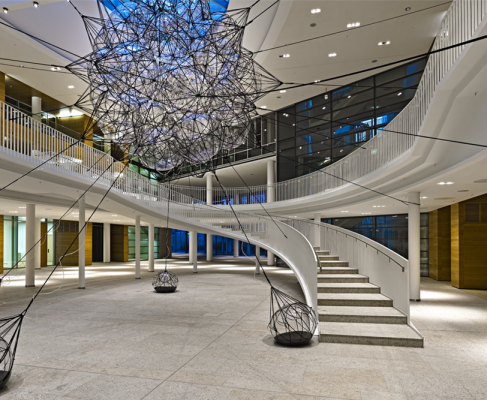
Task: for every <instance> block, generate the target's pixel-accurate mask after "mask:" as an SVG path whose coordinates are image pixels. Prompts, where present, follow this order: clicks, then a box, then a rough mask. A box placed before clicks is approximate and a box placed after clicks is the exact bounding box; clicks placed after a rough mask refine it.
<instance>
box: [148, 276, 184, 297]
mask: <svg viewBox="0 0 487 400" xmlns="http://www.w3.org/2000/svg"><path fill="white" fill-rule="evenodd" d="M178 283H179V279H178V276H177V275H176V274H175V273H174V272H171V271H161V272H158V273H157V274H156V275H154V278H152V286H153V287H154V290H155V291H156V292H158V293H171V292H175V291H176V289H177V287H178Z"/></svg>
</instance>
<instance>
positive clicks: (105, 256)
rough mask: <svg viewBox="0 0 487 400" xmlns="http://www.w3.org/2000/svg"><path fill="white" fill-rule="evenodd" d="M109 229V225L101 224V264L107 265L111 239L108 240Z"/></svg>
mask: <svg viewBox="0 0 487 400" xmlns="http://www.w3.org/2000/svg"><path fill="white" fill-rule="evenodd" d="M110 227H111V225H110V224H109V223H104V224H103V262H104V263H109V262H110V261H111V248H110V244H111V239H110Z"/></svg>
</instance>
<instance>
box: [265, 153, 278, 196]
mask: <svg viewBox="0 0 487 400" xmlns="http://www.w3.org/2000/svg"><path fill="white" fill-rule="evenodd" d="M275 183H276V162H275V161H274V160H267V203H272V202H274V201H276V196H275V189H274V184H275Z"/></svg>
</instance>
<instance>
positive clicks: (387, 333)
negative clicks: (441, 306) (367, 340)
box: [320, 322, 423, 340]
mask: <svg viewBox="0 0 487 400" xmlns="http://www.w3.org/2000/svg"><path fill="white" fill-rule="evenodd" d="M320 332H321V334H322V335H339V336H358V337H375V338H391V339H399V338H401V339H419V340H423V338H422V337H421V336H420V335H419V334H418V333H417V332H416V331H415V330H414V329H412V328H411V327H410V326H409V325H406V324H367V323H359V322H320Z"/></svg>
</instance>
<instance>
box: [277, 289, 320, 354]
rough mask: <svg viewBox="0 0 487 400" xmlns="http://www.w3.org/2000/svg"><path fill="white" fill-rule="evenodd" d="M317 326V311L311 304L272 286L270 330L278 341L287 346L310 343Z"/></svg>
mask: <svg viewBox="0 0 487 400" xmlns="http://www.w3.org/2000/svg"><path fill="white" fill-rule="evenodd" d="M317 326H318V320H317V318H316V313H315V312H314V310H313V309H312V308H311V307H310V306H308V305H307V304H304V303H302V302H301V301H299V300H296V299H294V298H293V297H291V296H289V295H287V294H285V293H283V292H281V291H280V290H278V289H275V288H274V287H272V288H271V319H270V322H269V330H270V331H271V334H272V336H273V337H274V340H275V341H276V342H278V343H280V344H282V345H285V346H302V345H305V344H308V343H309V342H310V340H311V339H312V338H313V335H314V334H315V331H316V328H317Z"/></svg>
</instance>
